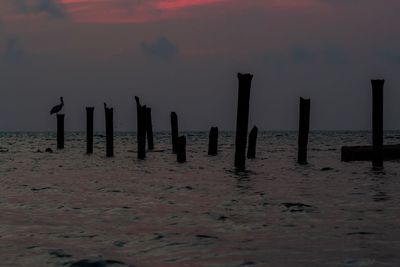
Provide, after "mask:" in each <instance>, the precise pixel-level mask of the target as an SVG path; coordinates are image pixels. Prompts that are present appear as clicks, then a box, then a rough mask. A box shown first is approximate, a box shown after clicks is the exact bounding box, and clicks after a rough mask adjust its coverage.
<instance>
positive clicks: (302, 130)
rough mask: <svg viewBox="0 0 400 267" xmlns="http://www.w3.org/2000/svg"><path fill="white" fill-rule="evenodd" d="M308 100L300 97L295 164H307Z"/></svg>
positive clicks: (309, 102)
mask: <svg viewBox="0 0 400 267" xmlns="http://www.w3.org/2000/svg"><path fill="white" fill-rule="evenodd" d="M310 104H311V101H310V99H304V98H302V97H300V116H299V140H298V154H297V162H298V163H299V164H307V146H308V134H309V131H310Z"/></svg>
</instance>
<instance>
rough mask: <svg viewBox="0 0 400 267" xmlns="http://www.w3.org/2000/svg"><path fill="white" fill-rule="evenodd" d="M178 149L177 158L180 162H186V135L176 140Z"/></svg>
mask: <svg viewBox="0 0 400 267" xmlns="http://www.w3.org/2000/svg"><path fill="white" fill-rule="evenodd" d="M176 145H177V151H176V160H177V161H178V162H179V163H183V162H186V137H185V136H180V137H178V138H177V140H176Z"/></svg>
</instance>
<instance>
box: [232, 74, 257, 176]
mask: <svg viewBox="0 0 400 267" xmlns="http://www.w3.org/2000/svg"><path fill="white" fill-rule="evenodd" d="M238 79H239V94H238V107H237V119H236V141H235V167H236V169H237V170H244V169H245V168H246V145H247V131H248V124H249V107H250V88H251V81H252V79H253V75H251V74H241V73H238Z"/></svg>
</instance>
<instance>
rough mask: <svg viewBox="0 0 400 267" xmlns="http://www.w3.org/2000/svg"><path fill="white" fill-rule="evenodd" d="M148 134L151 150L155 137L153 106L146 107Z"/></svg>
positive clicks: (148, 143)
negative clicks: (152, 116) (152, 115)
mask: <svg viewBox="0 0 400 267" xmlns="http://www.w3.org/2000/svg"><path fill="white" fill-rule="evenodd" d="M146 136H147V148H148V149H149V150H153V149H154V138H153V122H152V119H151V108H146Z"/></svg>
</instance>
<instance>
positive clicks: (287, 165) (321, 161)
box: [0, 132, 400, 267]
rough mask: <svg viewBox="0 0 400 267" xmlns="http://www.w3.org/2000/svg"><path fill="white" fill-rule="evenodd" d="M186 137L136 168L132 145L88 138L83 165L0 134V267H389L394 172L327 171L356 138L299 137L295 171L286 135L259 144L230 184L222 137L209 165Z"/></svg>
mask: <svg viewBox="0 0 400 267" xmlns="http://www.w3.org/2000/svg"><path fill="white" fill-rule="evenodd" d="M186 134H187V138H188V145H187V152H188V155H187V156H188V162H187V163H185V164H178V163H176V156H175V155H174V154H172V153H171V149H170V140H171V139H170V136H169V135H168V133H157V134H156V136H155V141H156V143H155V145H156V149H155V151H153V152H150V153H148V154H147V159H146V160H144V161H140V160H137V159H136V146H135V137H134V135H133V134H132V133H120V134H118V135H117V136H116V140H115V157H114V158H111V159H109V158H106V157H105V138H104V136H103V135H102V133H99V134H96V136H95V140H94V152H95V154H94V155H91V156H87V155H85V149H86V145H85V143H84V140H85V134H84V133H71V134H68V136H67V137H66V149H65V150H63V151H58V150H56V149H54V148H55V146H56V141H55V135H54V134H50V133H0V190H1V193H0V214H1V217H0V222H1V223H0V255H1V256H2V262H1V263H0V265H1V266H78V267H86V266H144V267H146V266H152V267H153V266H154V267H164V266H167V267H168V266H174V267H175V266H229V267H230V266H278V267H279V266H304V267H312V266H374V267H375V266H399V264H400V256H399V255H398V251H400V229H399V225H400V221H399V218H400V209H399V208H398V207H399V204H400V203H399V202H400V201H399V193H398V192H400V179H399V178H398V177H399V176H400V175H399V172H400V165H399V162H398V161H392V162H385V169H384V171H383V172H375V171H373V170H372V168H371V163H369V162H354V163H342V162H340V147H341V146H342V145H362V144H368V143H370V140H369V139H370V137H369V134H368V133H367V132H316V133H312V134H311V136H310V148H309V149H310V151H309V162H310V164H309V165H307V166H299V165H297V164H296V155H297V151H296V147H297V139H296V138H297V133H295V132H264V133H259V140H258V142H257V145H258V147H257V153H258V158H257V159H255V160H249V161H247V167H248V168H247V170H246V171H243V172H237V171H236V170H234V169H233V167H232V165H233V156H234V136H233V135H232V134H231V133H220V140H219V144H220V146H219V154H218V155H217V156H215V157H210V156H207V145H208V140H207V138H208V133H202V132H195V133H186ZM386 136H387V138H386V140H385V142H386V143H396V142H398V140H399V136H400V133H398V132H389V133H387V134H386ZM47 148H52V150H53V151H52V152H51V151H50V150H47V152H46V149H47Z"/></svg>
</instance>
